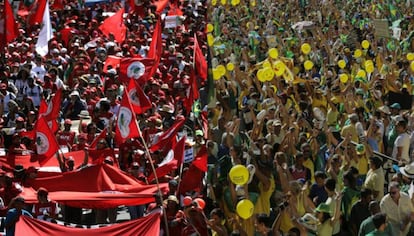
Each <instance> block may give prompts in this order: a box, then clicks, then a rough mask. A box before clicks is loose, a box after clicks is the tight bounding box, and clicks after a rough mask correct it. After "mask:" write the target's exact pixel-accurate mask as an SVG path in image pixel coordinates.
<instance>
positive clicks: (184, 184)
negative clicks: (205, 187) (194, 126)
mask: <svg viewBox="0 0 414 236" xmlns="http://www.w3.org/2000/svg"><path fill="white" fill-rule="evenodd" d="M207 157H208V154H207V148H206V147H205V145H204V146H203V147H202V148H201V149H200V150H199V151H198V153H197V156H196V157H195V159H194V161H193V162H192V163H191V165H190V167H189V168H188V170H187V171H186V172H185V173H184V174H183V178H182V180H181V183H180V189H179V192H180V193H181V194H185V193H186V192H189V191H192V190H195V189H200V188H201V184H202V179H203V177H204V174H205V172H206V171H207Z"/></svg>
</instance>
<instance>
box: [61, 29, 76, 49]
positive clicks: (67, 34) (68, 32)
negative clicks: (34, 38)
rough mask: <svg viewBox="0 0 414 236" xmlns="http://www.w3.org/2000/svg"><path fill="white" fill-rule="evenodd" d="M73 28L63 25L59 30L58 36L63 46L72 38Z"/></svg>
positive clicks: (67, 44) (66, 45)
mask: <svg viewBox="0 0 414 236" xmlns="http://www.w3.org/2000/svg"><path fill="white" fill-rule="evenodd" d="M72 33H73V29H72V28H71V27H65V28H63V29H62V30H61V31H60V35H61V36H60V37H61V38H62V41H63V43H64V46H65V47H68V46H69V41H70V39H71V38H72Z"/></svg>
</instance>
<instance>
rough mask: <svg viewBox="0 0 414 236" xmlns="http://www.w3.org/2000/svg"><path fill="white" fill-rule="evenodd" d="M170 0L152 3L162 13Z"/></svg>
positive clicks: (159, 0)
mask: <svg viewBox="0 0 414 236" xmlns="http://www.w3.org/2000/svg"><path fill="white" fill-rule="evenodd" d="M168 2H169V0H158V1H156V2H153V3H152V4H153V5H155V6H156V7H157V10H156V12H157V13H158V14H161V13H162V11H164V8H165V7H166V6H167V4H168Z"/></svg>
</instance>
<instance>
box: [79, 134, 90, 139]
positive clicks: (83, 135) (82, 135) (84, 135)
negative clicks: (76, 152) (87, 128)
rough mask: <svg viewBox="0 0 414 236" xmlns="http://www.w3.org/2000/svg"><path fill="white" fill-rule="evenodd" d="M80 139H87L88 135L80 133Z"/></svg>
mask: <svg viewBox="0 0 414 236" xmlns="http://www.w3.org/2000/svg"><path fill="white" fill-rule="evenodd" d="M78 139H83V140H87V139H88V136H87V134H85V133H81V134H79V135H78Z"/></svg>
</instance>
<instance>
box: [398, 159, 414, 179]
mask: <svg viewBox="0 0 414 236" xmlns="http://www.w3.org/2000/svg"><path fill="white" fill-rule="evenodd" d="M400 172H401V174H402V175H404V176H406V177H408V178H410V179H414V162H413V163H410V164H408V165H405V166H404V167H400Z"/></svg>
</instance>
